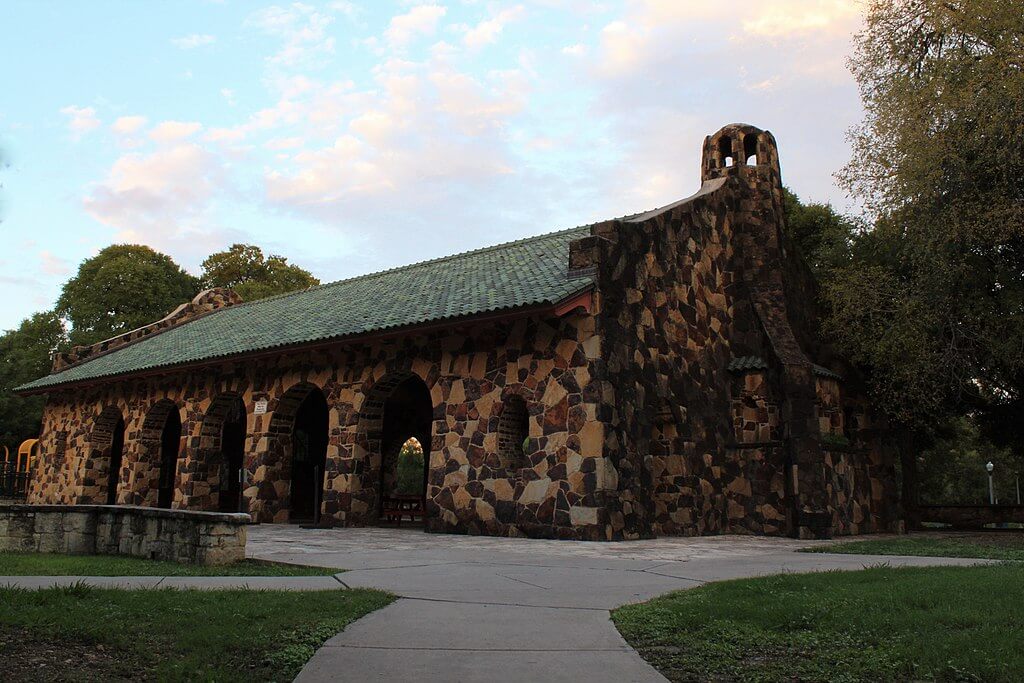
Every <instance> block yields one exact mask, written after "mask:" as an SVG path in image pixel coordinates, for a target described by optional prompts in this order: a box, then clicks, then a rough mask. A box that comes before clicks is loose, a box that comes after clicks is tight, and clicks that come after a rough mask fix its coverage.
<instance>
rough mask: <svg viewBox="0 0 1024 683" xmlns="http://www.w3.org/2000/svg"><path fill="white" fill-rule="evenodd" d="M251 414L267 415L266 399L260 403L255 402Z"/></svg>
mask: <svg viewBox="0 0 1024 683" xmlns="http://www.w3.org/2000/svg"><path fill="white" fill-rule="evenodd" d="M252 414H253V415H266V414H267V401H266V399H263V400H261V401H256V403H254V404H253V407H252Z"/></svg>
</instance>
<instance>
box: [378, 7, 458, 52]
mask: <svg viewBox="0 0 1024 683" xmlns="http://www.w3.org/2000/svg"><path fill="white" fill-rule="evenodd" d="M447 11H448V10H447V9H446V8H445V7H443V6H441V5H418V6H416V7H413V8H412V9H411V10H409V11H408V12H407V13H405V14H399V15H397V16H394V17H392V18H391V22H390V23H389V24H388V28H387V29H386V30H385V31H384V38H385V40H387V42H388V44H389V45H390V46H391V47H392V48H403V47H406V46H408V45H409V44H410V43H411V42H412V41H413V40H414V39H415V38H417V37H420V36H429V35H433V34H434V31H436V30H437V23H438V22H439V21H440V20H441V18H442V17H443V16H444V15H445V14H446V13H447Z"/></svg>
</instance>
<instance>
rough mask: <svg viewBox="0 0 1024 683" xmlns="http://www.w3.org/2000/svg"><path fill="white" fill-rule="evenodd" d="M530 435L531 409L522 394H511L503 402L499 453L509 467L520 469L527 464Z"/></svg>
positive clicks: (502, 460)
mask: <svg viewBox="0 0 1024 683" xmlns="http://www.w3.org/2000/svg"><path fill="white" fill-rule="evenodd" d="M529 437H530V411H529V410H528V409H527V407H526V401H525V400H524V399H523V397H522V396H509V397H508V398H507V399H505V401H504V402H503V406H502V409H501V418H500V419H499V420H498V455H500V456H501V464H502V465H503V466H504V467H506V468H507V469H519V468H521V467H525V466H526V464H527V460H526V456H527V453H528V451H529V445H528V443H527V440H528V439H529Z"/></svg>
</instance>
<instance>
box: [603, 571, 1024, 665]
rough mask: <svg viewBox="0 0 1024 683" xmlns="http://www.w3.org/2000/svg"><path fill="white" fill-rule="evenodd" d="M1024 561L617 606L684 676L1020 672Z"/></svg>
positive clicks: (730, 584)
mask: <svg viewBox="0 0 1024 683" xmlns="http://www.w3.org/2000/svg"><path fill="white" fill-rule="evenodd" d="M1022 601H1024V565H1022V564H1018V563H1007V564H1000V565H990V566H976V567H928V568H923V567H913V568H898V569H897V568H891V567H884V566H882V567H874V568H869V569H866V570H864V571H856V572H827V573H819V574H805V575H794V574H788V575H780V576H769V577H763V578H758V579H747V580H742V581H726V582H722V583H713V584H709V585H705V586H701V587H699V588H694V589H692V590H687V591H683V592H679V593H673V594H671V595H668V596H665V597H662V598H658V599H656V600H652V601H650V602H648V603H644V604H640V605H629V606H627V607H622V608H620V609H618V610H615V612H614V613H613V614H612V619H613V620H614V622H615V625H616V626H617V627H618V628H619V630H620V631H621V632H622V635H623V636H624V637H625V638H626V640H627V641H628V642H629V644H630V645H632V646H633V647H635V648H636V649H637V650H638V651H639V652H640V655H641V656H642V657H644V659H646V660H647V661H649V662H650V663H651V664H653V665H654V666H655V667H656V668H657V669H658V670H659V671H661V672H662V673H663V674H664V675H665V676H666V677H668V678H669V679H670V680H674V681H692V680H739V681H794V680H799V681H894V680H984V681H1013V680H1018V679H1019V674H1020V672H1021V671H1024V650H1022V649H1021V647H1020V643H1021V642H1022V639H1024V620H1022V619H1021V618H1020V609H1019V606H1020V605H1021V604H1022Z"/></svg>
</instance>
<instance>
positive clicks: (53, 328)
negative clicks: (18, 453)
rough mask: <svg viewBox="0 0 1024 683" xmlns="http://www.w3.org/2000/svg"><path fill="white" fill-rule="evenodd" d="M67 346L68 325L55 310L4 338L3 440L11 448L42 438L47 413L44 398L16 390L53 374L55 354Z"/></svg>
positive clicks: (0, 355) (0, 350) (0, 374)
mask: <svg viewBox="0 0 1024 683" xmlns="http://www.w3.org/2000/svg"><path fill="white" fill-rule="evenodd" d="M66 344H67V334H66V331H65V329H64V324H63V322H62V321H61V319H60V316H58V315H57V314H56V313H54V312H53V311H47V312H45V313H36V314H35V315H33V316H32V317H31V318H27V319H26V320H23V321H22V323H21V325H20V326H19V327H18V329H16V330H8V331H7V332H5V333H4V334H3V335H0V441H2V443H3V445H5V446H7V447H8V448H15V447H17V445H18V444H20V443H21V442H22V441H24V440H25V439H29V438H34V437H36V436H38V435H39V427H40V420H41V419H42V414H43V397H41V396H24V397H23V396H17V395H15V394H13V393H12V389H14V388H15V387H17V386H20V385H22V384H24V383H26V382H30V381H32V380H34V379H36V378H38V377H42V376H43V375H46V374H47V373H49V372H50V366H51V362H52V361H51V357H52V355H53V353H54V351H57V350H58V349H61V348H63V347H64V346H66Z"/></svg>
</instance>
